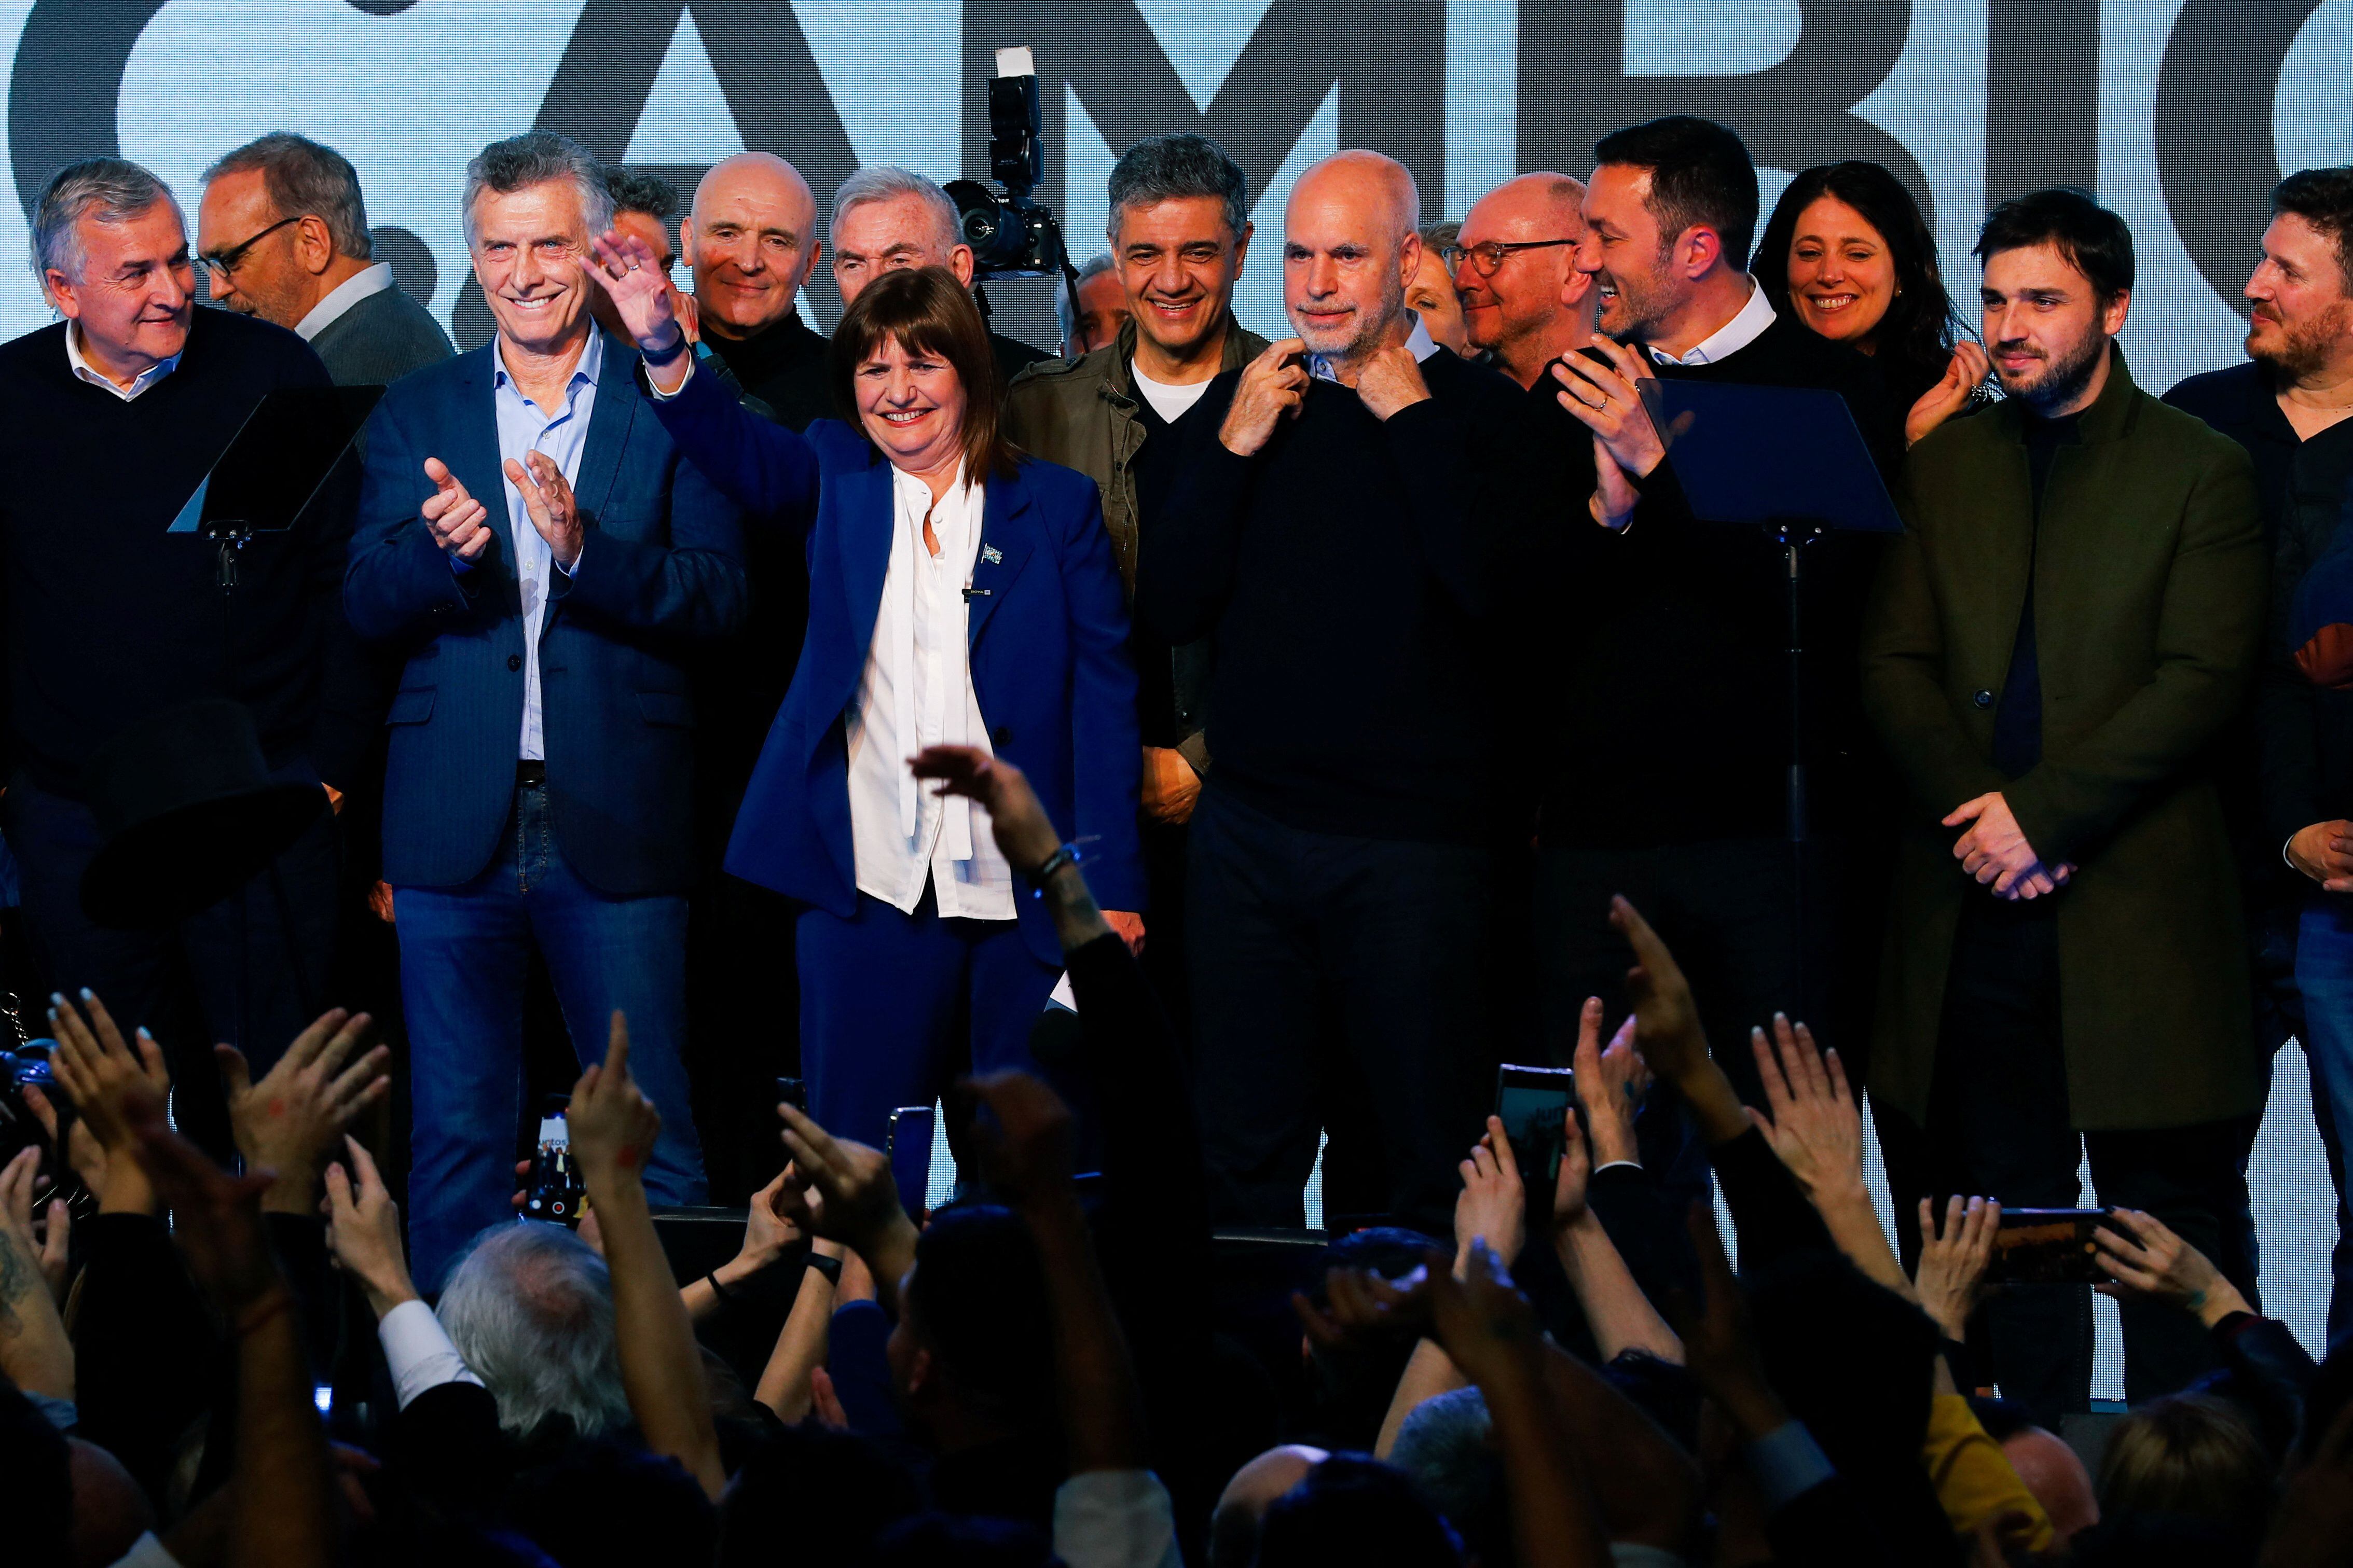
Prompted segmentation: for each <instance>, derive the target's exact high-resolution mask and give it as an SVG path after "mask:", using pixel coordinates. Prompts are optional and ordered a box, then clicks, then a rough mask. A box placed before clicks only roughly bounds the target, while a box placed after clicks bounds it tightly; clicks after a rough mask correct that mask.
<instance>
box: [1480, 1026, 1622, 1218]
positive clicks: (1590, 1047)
mask: <svg viewBox="0 0 2353 1568" xmlns="http://www.w3.org/2000/svg"><path fill="white" fill-rule="evenodd" d="M1634 1027H1635V1020H1634V1017H1633V1016H1632V1015H1628V1016H1627V1018H1626V1021H1625V1022H1624V1023H1622V1024H1620V1025H1619V1026H1618V1032H1617V1033H1616V1034H1615V1035H1612V1036H1611V1037H1609V1045H1608V1046H1607V1047H1604V1046H1603V1045H1602V1043H1601V998H1600V997H1599V996H1588V997H1587V998H1586V999H1585V1006H1584V1008H1583V1009H1582V1010H1581V1011H1580V1012H1579V1013H1578V1015H1577V1051H1576V1054H1575V1055H1574V1056H1573V1057H1571V1058H1570V1060H1569V1065H1570V1066H1571V1067H1572V1068H1575V1069H1576V1071H1575V1073H1574V1074H1573V1075H1572V1076H1571V1078H1570V1079H1569V1088H1570V1089H1571V1091H1572V1092H1574V1093H1575V1094H1576V1096H1577V1103H1578V1104H1579V1105H1581V1106H1583V1107H1584V1108H1585V1118H1586V1120H1587V1121H1588V1122H1590V1123H1591V1124H1592V1127H1593V1160H1594V1163H1596V1164H1602V1165H1609V1164H1615V1163H1620V1162H1621V1161H1631V1162H1632V1163H1635V1164H1638V1165H1639V1164H1641V1163H1642V1156H1641V1152H1639V1151H1638V1149H1637V1148H1636V1146H1635V1142H1634V1113H1635V1111H1636V1110H1639V1109H1640V1108H1641V1100H1642V1091H1643V1090H1644V1089H1648V1088H1649V1087H1650V1083H1651V1069H1650V1067H1649V1064H1647V1063H1646V1062H1644V1061H1643V1059H1642V1054H1641V1052H1640V1051H1638V1050H1636V1049H1635V1048H1634ZM1504 1261H1505V1262H1506V1263H1508V1262H1510V1261H1511V1259H1509V1258H1505V1259H1504Z"/></svg>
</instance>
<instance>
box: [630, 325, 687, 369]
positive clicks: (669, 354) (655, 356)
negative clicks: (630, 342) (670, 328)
mask: <svg viewBox="0 0 2353 1568" xmlns="http://www.w3.org/2000/svg"><path fill="white" fill-rule="evenodd" d="M689 346H690V345H689V344H688V342H687V341H686V333H685V331H682V330H681V331H680V332H679V334H678V342H674V343H672V344H670V347H668V348H666V349H659V350H657V349H648V348H640V349H639V350H638V358H640V359H642V360H644V361H645V362H646V363H648V364H649V365H651V366H653V367H654V368H655V369H656V370H666V369H668V368H669V367H670V366H671V365H673V364H676V363H678V356H679V355H681V354H682V353H685V352H686V351H687V349H688V348H689Z"/></svg>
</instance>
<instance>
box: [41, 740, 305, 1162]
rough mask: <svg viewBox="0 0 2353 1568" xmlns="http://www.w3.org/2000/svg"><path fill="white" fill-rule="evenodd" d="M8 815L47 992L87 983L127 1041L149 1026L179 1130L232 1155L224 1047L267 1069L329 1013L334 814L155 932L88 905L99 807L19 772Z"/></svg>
mask: <svg viewBox="0 0 2353 1568" xmlns="http://www.w3.org/2000/svg"><path fill="white" fill-rule="evenodd" d="M5 826H6V830H7V834H8V844H9V847H10V848H12V849H13V850H15V851H16V864H17V870H18V876H19V878H20V879H21V889H22V896H23V900H24V911H25V930H26V937H27V939H28V941H29V944H30V946H31V948H32V952H33V957H34V962H35V963H36V964H37V967H38V970H39V974H38V977H37V978H38V990H37V993H36V995H38V996H44V997H45V996H47V994H49V993H50V992H52V991H63V992H67V993H73V992H78V991H79V990H81V989H83V988H84V987H88V988H89V989H90V990H91V991H93V992H95V993H96V994H98V997H99V999H100V1001H102V1002H104V1003H105V1004H106V1006H107V1010H108V1012H109V1013H111V1015H112V1016H113V1017H114V1021H115V1022H116V1023H117V1024H119V1025H121V1027H122V1031H123V1034H124V1036H125V1037H128V1036H129V1035H130V1033H131V1031H132V1029H133V1028H135V1027H138V1026H142V1025H143V1026H145V1027H146V1028H147V1029H148V1030H149V1031H150V1032H152V1033H153V1035H154V1037H155V1039H156V1041H157V1043H158V1044H160V1045H161V1046H162V1047H164V1056H165V1058H167V1060H168V1061H169V1063H170V1065H171V1069H172V1113H173V1116H174V1120H175V1121H177V1123H178V1125H179V1127H180V1130H181V1131H184V1132H185V1133H186V1134H187V1135H188V1136H189V1137H190V1138H192V1139H194V1140H195V1142H197V1143H198V1144H199V1145H201V1146H202V1147H203V1148H204V1149H205V1151H206V1152H207V1153H210V1154H211V1155H213V1156H214V1157H215V1158H216V1159H227V1157H228V1156H229V1155H230V1154H232V1153H234V1152H235V1150H236V1145H235V1142H234V1140H233V1139H232V1138H231V1136H230V1134H229V1125H228V1104H227V1100H225V1099H224V1098H223V1095H222V1090H221V1082H220V1075H219V1072H218V1070H217V1068H216V1067H215V1066H214V1063H213V1052H212V1047H213V1045H214V1043H215V1042H216V1041H225V1042H227V1044H229V1045H233V1046H235V1047H237V1049H239V1050H241V1051H243V1052H244V1053H245V1058H246V1060H247V1061H248V1063H250V1064H251V1066H252V1068H253V1073H254V1076H255V1077H256V1078H259V1077H260V1076H261V1074H262V1073H263V1072H264V1071H266V1070H267V1069H268V1068H269V1067H270V1066H271V1065H272V1064H273V1063H275V1062H276V1061H277V1060H278V1058H280V1056H282V1055H283V1054H284V1053H285V1050H286V1047H288V1046H289V1045H290V1044H292V1043H293V1039H294V1037H295V1036H296V1035H298V1034H300V1033H301V1032H302V1030H303V1029H304V1028H305V1027H306V1026H309V1024H310V1022H311V1019H312V1018H314V1017H316V1016H318V1015H319V1014H320V1013H322V1012H323V1011H325V1009H326V1005H327V998H326V997H325V995H324V990H325V986H326V983H327V974H328V966H329V964H330V963H331V962H332V956H333V952H334V942H335V876H336V871H335V865H336V830H335V823H334V820H333V818H332V817H331V816H328V815H327V814H326V813H325V812H323V811H322V812H321V814H320V816H319V820H318V822H317V823H316V824H314V825H313V826H311V829H310V831H309V832H307V833H305V834H304V835H303V836H302V837H301V838H300V839H298V840H296V841H295V844H294V847H292V848H290V849H289V850H287V851H286V852H285V853H284V854H282V855H280V857H279V858H278V859H277V860H276V861H275V862H274V863H273V864H272V865H271V866H270V868H269V870H267V871H265V872H264V873H262V874H261V875H260V876H259V877H256V878H255V879H253V880H252V881H250V882H248V883H247V884H246V886H245V889H244V890H243V891H242V892H240V893H238V894H237V895H235V896H233V897H230V898H227V899H224V900H221V901H220V902H219V903H217V904H215V905H214V906H213V907H212V908H210V909H208V910H205V911H204V912H202V913H201V914H197V915H194V916H191V917H190V918H188V919H187V920H185V921H181V922H180V923H179V924H177V925H174V926H167V927H164V928H161V929H158V930H151V931H111V930H109V929H107V928H105V927H103V926H100V925H96V924H94V923H92V921H90V917H89V916H87V915H85V914H83V913H82V909H81V875H82V870H83V868H85V867H87V866H88V865H89V864H90V858H91V857H93V856H95V855H96V854H97V853H98V850H99V846H100V843H101V842H102V839H101V837H100V833H99V829H98V823H97V821H96V819H95V818H93V817H92V816H90V808H89V807H87V806H85V805H81V804H79V802H77V801H73V800H69V799H68V798H66V797H65V796H63V795H52V794H50V793H49V792H48V791H47V790H44V789H41V788H40V787H38V786H37V785H36V784H33V783H32V782H31V780H29V779H28V778H26V776H25V775H23V774H22V773H19V774H18V775H17V776H16V778H15V779H14V780H13V781H12V782H11V783H10V784H9V786H8V794H7V798H6V802H5ZM32 1000H33V998H31V997H27V998H26V1001H27V1002H28V1003H30V1002H31V1001H32ZM44 1005H45V1004H44ZM39 1016H40V1015H39V1013H38V1011H35V1012H34V1014H33V1016H31V1017H28V1018H27V1019H26V1024H27V1026H32V1027H35V1028H36V1029H37V1028H38V1024H37V1019H38V1018H39Z"/></svg>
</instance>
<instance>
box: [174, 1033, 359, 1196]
mask: <svg viewBox="0 0 2353 1568" xmlns="http://www.w3.org/2000/svg"><path fill="white" fill-rule="evenodd" d="M369 1023H370V1019H369V1017H368V1016H367V1015H366V1014H365V1013H359V1014H352V1013H346V1012H345V1011H343V1009H342V1008H341V1007H338V1008H336V1009H334V1010H333V1011H332V1012H330V1013H326V1014H323V1015H322V1016H320V1017H319V1018H317V1019H316V1020H315V1021H313V1022H312V1024H311V1026H310V1027H309V1028H307V1029H305V1030H303V1031H302V1032H301V1034H300V1035H298V1036H296V1037H295V1038H294V1043H293V1044H292V1045H290V1046H289V1047H286V1054H285V1055H284V1056H282V1057H280V1058H278V1062H277V1065H276V1066H274V1067H272V1068H270V1069H269V1072H268V1073H267V1074H265V1075H264V1076H263V1078H262V1079H261V1081H260V1082H259V1083H256V1082H254V1081H253V1078H252V1074H251V1072H250V1070H249V1069H248V1068H247V1066H246V1061H245V1054H244V1053H243V1052H242V1051H239V1050H238V1049H237V1047H235V1046H226V1045H219V1046H215V1047H213V1056H214V1058H215V1059H216V1061H218V1062H219V1063H220V1069H221V1077H222V1079H223V1080H224V1087H225V1088H226V1089H227V1091H228V1116H229V1126H230V1129H231V1130H232V1131H234V1132H235V1134H236V1136H237V1152H238V1153H239V1154H242V1155H243V1156H244V1157H245V1168H246V1169H247V1170H248V1171H269V1172H271V1173H273V1174H274V1175H275V1176H276V1177H277V1180H276V1181H275V1182H274V1183H273V1184H271V1186H270V1189H269V1194H268V1195H267V1196H266V1197H264V1198H263V1199H262V1202H261V1206H262V1207H263V1208H264V1209H269V1210H273V1211H275V1212H278V1213H280V1214H300V1215H308V1214H310V1213H311V1212H312V1211H313V1210H314V1209H315V1208H316V1207H317V1205H318V1193H317V1188H316V1186H315V1183H316V1181H317V1179H318V1172H319V1162H320V1161H321V1160H322V1159H324V1158H325V1157H326V1155H327V1152H328V1151H329V1150H330V1149H332V1147H333V1146H334V1142H335V1139H336V1136H337V1135H338V1134H339V1133H341V1132H342V1131H343V1129H344V1128H345V1127H346V1126H348V1125H350V1123H351V1121H352V1119H353V1117H356V1116H357V1115H359V1113H360V1112H361V1111H363V1110H366V1109H367V1108H368V1107H369V1106H371V1105H373V1104H375V1102H376V1101H377V1100H382V1099H384V1098H385V1096H386V1095H388V1094H390V1093H391V1092H392V1079H391V1078H390V1076H389V1075H387V1074H386V1073H385V1063H387V1062H389V1061H390V1060H391V1059H392V1052H391V1051H390V1049H388V1048H387V1047H383V1046H378V1047H375V1049H374V1050H372V1051H369V1052H367V1053H366V1054H365V1055H364V1056H363V1057H361V1058H360V1059H359V1060H357V1061H355V1062H353V1063H352V1064H351V1065H350V1066H349V1067H345V1066H344V1065H343V1063H344V1059H345V1058H348V1057H349V1056H350V1055H351V1054H352V1051H353V1047H356V1046H358V1044H359V1043H360V1041H361V1040H362V1039H363V1038H364V1037H365V1036H366V1034H367V1031H368V1026H369Z"/></svg>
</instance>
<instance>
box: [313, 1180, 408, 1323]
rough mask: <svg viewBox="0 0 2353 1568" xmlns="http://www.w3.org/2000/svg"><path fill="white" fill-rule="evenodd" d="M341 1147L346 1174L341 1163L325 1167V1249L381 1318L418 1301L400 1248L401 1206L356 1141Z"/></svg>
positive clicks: (404, 1256)
mask: <svg viewBox="0 0 2353 1568" xmlns="http://www.w3.org/2000/svg"><path fill="white" fill-rule="evenodd" d="M343 1147H344V1149H345V1150H346V1151H347V1152H349V1153H350V1155H351V1162H352V1163H351V1167H350V1169H349V1170H348V1171H346V1170H345V1169H344V1167H343V1163H342V1162H340V1161H337V1162H335V1163H332V1164H330V1165H329V1166H328V1167H327V1199H326V1210H327V1247H328V1250H329V1251H330V1252H332V1254H333V1255H334V1258H335V1262H336V1264H337V1265H338V1266H340V1267H341V1268H342V1269H343V1272H344V1273H346V1274H348V1275H350V1276H351V1277H352V1278H353V1279H355V1280H357V1281H358V1282H359V1286H360V1289H362V1290H364V1291H365V1292H366V1293H367V1298H368V1305H370V1306H371V1307H373V1308H375V1315H376V1316H377V1317H379V1318H381V1317H383V1316H384V1315H385V1313H386V1312H389V1311H391V1310H393V1309H394V1308H395V1307H397V1306H399V1305H400V1304H401V1303H402V1302H403V1301H414V1300H417V1285H416V1282H415V1281H414V1280H412V1279H410V1278H409V1275H408V1259H407V1258H406V1255H405V1254H404V1253H403V1252H402V1251H401V1247H400V1205H398V1204H396V1203H395V1202H393V1199H392V1194H391V1192H390V1191H389V1190H387V1189H386V1188H385V1184H384V1177H383V1176H381V1175H380V1174H378V1173H377V1172H376V1168H375V1160H374V1159H372V1158H370V1157H369V1154H368V1152H367V1150H366V1149H364V1148H363V1147H362V1146H361V1144H360V1141H359V1140H358V1139H356V1138H353V1137H350V1136H348V1135H346V1136H345V1137H344V1139H343Z"/></svg>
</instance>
